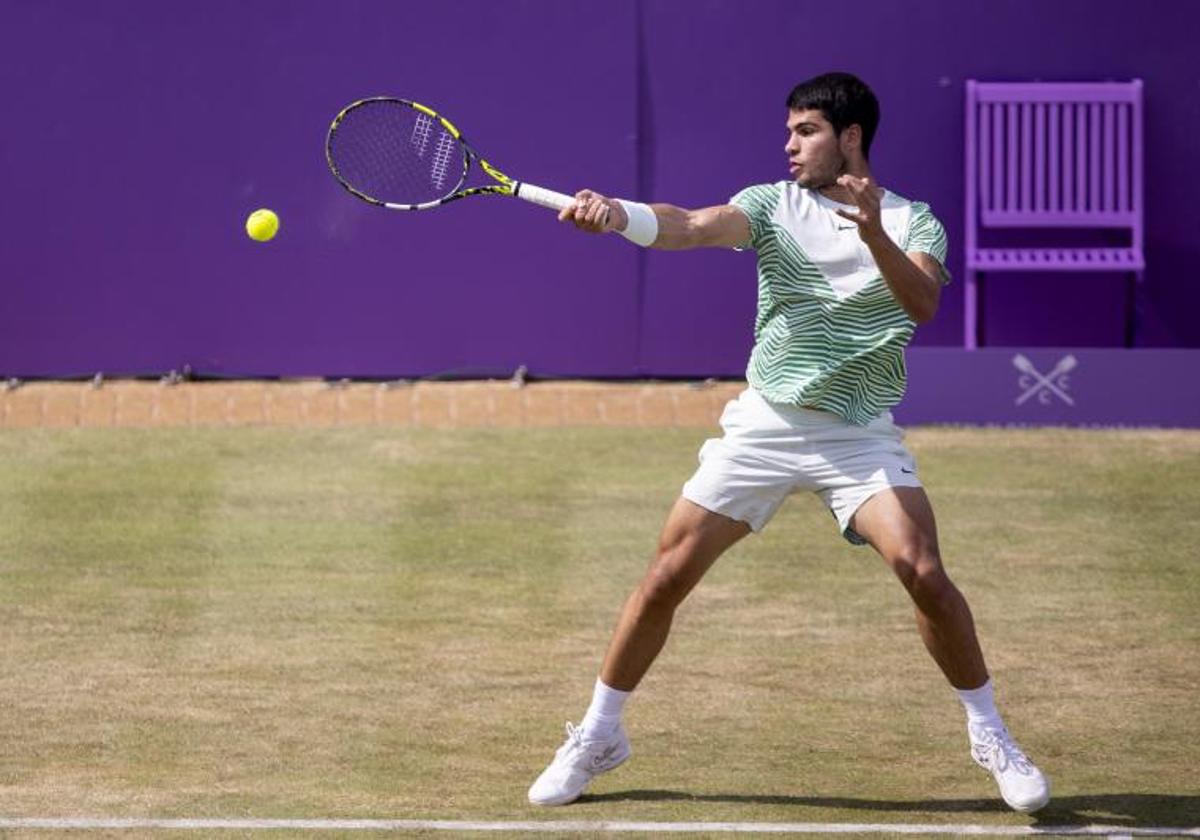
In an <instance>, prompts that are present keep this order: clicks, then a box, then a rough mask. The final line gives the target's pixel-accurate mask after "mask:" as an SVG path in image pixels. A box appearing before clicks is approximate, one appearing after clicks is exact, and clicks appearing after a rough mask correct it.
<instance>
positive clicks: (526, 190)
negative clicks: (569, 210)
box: [513, 182, 575, 210]
mask: <svg viewBox="0 0 1200 840" xmlns="http://www.w3.org/2000/svg"><path fill="white" fill-rule="evenodd" d="M513 195H515V196H516V197H517V198H523V199H525V200H526V201H531V202H533V203H534V204H540V205H541V206H542V207H549V208H550V209H551V210H563V209H564V208H566V207H570V206H571V205H572V204H574V203H575V198H574V197H573V196H569V195H563V194H562V193H560V192H555V191H554V190H547V189H543V188H542V187H535V186H534V185H533V184H525V183H520V182H518V183H517V186H516V187H515V188H514V189H513Z"/></svg>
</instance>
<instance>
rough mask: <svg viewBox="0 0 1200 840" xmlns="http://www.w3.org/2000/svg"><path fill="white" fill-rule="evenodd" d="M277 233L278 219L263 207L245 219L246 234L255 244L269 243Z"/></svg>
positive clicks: (272, 212)
mask: <svg viewBox="0 0 1200 840" xmlns="http://www.w3.org/2000/svg"><path fill="white" fill-rule="evenodd" d="M278 232H279V217H278V216H276V215H275V213H274V211H271V210H268V209H266V208H265V207H264V208H262V209H261V210H255V211H254V212H253V213H251V214H250V217H249V218H248V219H246V234H247V235H248V236H249V237H250V238H251V239H253V240H254V241H255V242H269V241H270V240H272V239H274V238H275V234H277V233H278Z"/></svg>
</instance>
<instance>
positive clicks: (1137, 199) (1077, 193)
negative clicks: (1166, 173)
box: [966, 79, 1142, 248]
mask: <svg viewBox="0 0 1200 840" xmlns="http://www.w3.org/2000/svg"><path fill="white" fill-rule="evenodd" d="M966 123H967V125H966V133H967V149H966V165H967V196H966V198H967V220H968V224H967V244H968V247H974V240H975V238H976V232H977V226H978V225H980V224H982V226H983V227H1073V228H1085V227H1093V228H1130V229H1131V230H1132V231H1133V236H1134V242H1133V244H1134V247H1138V248H1140V247H1141V244H1142V82H1141V80H1140V79H1134V80H1133V81H1131V82H1086V83H1078V82H1053V83H1051V82H1022V83H1014V82H978V81H975V80H973V79H969V80H967V112H966Z"/></svg>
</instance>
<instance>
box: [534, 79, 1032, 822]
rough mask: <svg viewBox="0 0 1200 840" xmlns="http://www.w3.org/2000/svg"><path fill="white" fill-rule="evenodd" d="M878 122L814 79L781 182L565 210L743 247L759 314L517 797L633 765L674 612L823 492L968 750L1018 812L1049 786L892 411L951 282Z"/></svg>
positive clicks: (790, 111) (543, 800) (637, 237)
mask: <svg viewBox="0 0 1200 840" xmlns="http://www.w3.org/2000/svg"><path fill="white" fill-rule="evenodd" d="M878 124H879V103H878V101H877V100H876V98H875V95H874V94H873V93H872V91H871V90H870V88H868V87H867V85H866V84H864V83H863V82H862V81H861V80H859V79H857V78H856V77H854V76H851V75H848V74H845V73H829V74H826V75H823V76H818V77H816V78H814V79H810V80H809V81H806V82H803V83H801V84H800V85H797V86H796V88H795V89H794V90H792V92H791V94H790V96H789V97H788V101H787V133H788V140H787V144H786V145H785V146H784V152H785V153H786V154H787V159H788V166H789V171H790V173H791V180H790V181H780V182H778V183H774V184H761V185H757V186H751V187H747V188H746V189H744V190H742V191H741V192H739V193H738V194H737V195H735V196H733V198H732V199H730V201H729V203H728V204H724V205H719V206H716V207H707V208H704V209H701V210H684V209H681V208H679V207H674V206H672V205H669V204H654V205H649V206H647V205H645V204H638V203H634V202H630V201H622V200H616V199H611V198H606V197H605V196H602V195H600V194H598V193H595V192H593V191H591V190H583V191H581V192H579V193H578V194H577V195H576V203H575V204H574V205H572V206H571V207H568V208H567V209H566V210H564V211H562V213H561V214H560V216H559V218H560V219H561V220H562V221H565V222H572V223H574V224H575V226H576V227H578V228H580V229H582V230H585V231H590V232H593V233H609V232H615V233H620V234H622V235H623V236H625V237H626V238H628V239H630V240H632V241H633V242H635V243H637V244H639V245H642V246H646V247H654V248H661V249H665V250H678V249H683V248H701V247H716V248H737V249H743V248H753V249H754V250H755V252H756V253H757V257H758V313H757V317H756V319H755V325H754V337H755V343H754V349H753V351H752V352H751V354H750V363H749V367H748V370H747V380H748V384H749V387H748V388H747V389H746V390H745V391H743V392H742V393H741V395H740V396H738V398H737V399H735V400H733V401H731V402H730V403H729V404H728V405H727V406H726V407H725V411H724V413H723V414H722V415H721V427H722V430H723V432H724V436H723V437H721V438H718V439H713V440H709V441H707V442H706V443H705V444H704V445H703V447H701V449H700V454H699V461H700V464H699V467H698V469H697V470H696V473H695V474H694V475H693V476H692V477H691V479H690V480H689V481H687V483H685V484H684V485H683V491H682V495H681V497H680V498H679V499H678V500H677V501H676V502H675V505H674V507H673V508H672V510H671V511H670V513H669V515H668V516H667V521H666V524H665V525H664V527H663V530H662V534H661V536H660V538H659V545H658V551H657V555H656V557H655V558H654V560H653V561H652V562H651V563H650V567H649V569H648V570H647V571H646V574H645V576H644V577H643V578H642V580H641V582H640V583H639V584H638V586H637V588H636V589H634V591H633V593H632V594H631V595H630V596H629V598H628V600H627V601H626V602H625V607H624V610H623V611H622V613H621V616H620V619H619V620H618V622H617V626H616V630H615V631H614V633H613V637H612V640H611V642H610V644H609V647H608V652H607V654H606V655H605V657H604V661H603V665H602V667H601V670H600V674H599V678H598V679H597V681H596V685H595V689H594V692H593V696H592V703H591V706H590V707H589V708H588V710H587V712H586V714H585V715H584V717H583V720H582V722H581V723H580V725H579V726H574V725H572V724H571V723H568V724H567V740H566V742H565V743H564V744H563V745H562V747H560V748H559V750H558V752H557V754H556V755H555V757H554V760H553V762H551V764H550V766H549V767H547V768H546V770H545V771H544V772H543V773H542V774H541V775H540V776H539V777H538V778H537V780H536V781H535V782H534V783H533V786H532V787H530V789H529V801H530V802H532V803H534V804H537V805H564V804H566V803H568V802H571V801H573V800H575V799H577V798H578V797H579V796H580V795H581V794H582V793H583V792H584V790H585V789H586V787H587V786H588V784H589V783H590V782H591V780H592V779H593V778H594V777H595V776H596V775H597V774H599V773H603V772H606V771H608V770H611V769H613V768H614V767H616V766H618V765H619V764H621V763H622V762H623V761H625V760H626V759H627V758H629V755H630V746H629V739H628V737H627V736H626V734H625V730H624V727H623V726H622V723H621V715H622V710H623V709H624V706H625V703H626V701H627V700H628V699H629V697H630V694H631V692H632V691H633V690H634V689H635V688H636V687H637V685H638V682H639V681H640V680H641V679H642V677H643V676H644V675H645V673H646V671H647V670H648V669H649V667H650V665H651V663H652V662H653V661H654V659H655V657H656V656H657V655H658V653H659V651H660V650H662V647H663V644H664V643H665V642H666V639H667V633H668V632H669V630H670V627H671V619H672V617H673V616H674V613H675V609H676V607H678V606H679V604H680V603H681V602H682V601H683V599H684V598H685V597H686V596H687V594H688V593H689V592H690V591H691V589H692V588H693V587H694V586H695V585H696V584H697V583H699V581H700V579H701V578H702V577H703V576H704V574H705V572H707V571H708V569H709V568H710V567H711V566H712V565H713V563H714V562H716V560H717V558H718V557H720V556H721V554H722V553H723V552H724V551H725V550H726V549H727V548H729V547H730V546H732V545H733V544H734V543H736V542H737V541H738V540H740V539H741V538H742V537H744V536H746V535H747V534H749V533H750V532H752V531H754V532H757V531H761V530H762V529H763V528H764V527H765V526H766V524H767V523H768V522H769V521H770V520H771V517H772V516H773V515H774V514H775V511H776V510H778V509H779V506H780V505H781V504H782V503H783V500H784V499H785V498H786V497H787V496H789V495H790V494H792V493H794V492H797V491H800V490H806V491H811V492H813V493H815V494H817V496H819V497H820V499H821V501H822V502H824V503H825V504H826V505H827V506H828V507H829V510H830V511H831V512H832V513H833V515H834V517H835V518H836V519H837V523H838V527H839V528H840V529H841V532H842V534H843V535H844V536H845V538H846V539H847V540H849V541H850V542H851V543H853V544H856V545H862V544H869V545H870V546H871V547H873V548H874V549H875V550H876V551H877V552H878V553H879V554H880V555H881V556H882V557H883V560H884V561H885V562H886V563H887V564H888V566H890V567H891V569H892V571H893V572H895V574H896V576H897V577H898V578H899V579H900V582H901V583H902V584H903V585H904V587H905V589H906V590H907V591H908V594H909V595H910V596H911V597H912V601H913V604H914V606H915V613H916V621H917V628H918V630H919V631H920V635H921V638H922V640H923V641H924V643H925V647H926V648H927V649H928V650H929V653H930V654H931V655H932V656H933V659H934V661H935V662H936V663H937V665H938V667H940V668H941V670H942V672H943V673H944V674H945V676H946V679H947V680H948V681H949V682H950V685H951V686H952V687H953V688H954V689H955V691H957V693H958V696H959V698H960V699H961V700H962V704H963V706H964V708H965V710H966V717H967V736H968V739H969V743H970V748H971V755H972V757H973V758H974V760H975V761H976V762H977V763H978V764H979V765H980V766H981V767H983V768H984V769H985V770H987V771H989V772H990V773H991V774H992V776H993V777H994V778H995V780H996V782H997V784H998V785H999V788H1000V795H1001V796H1002V797H1003V799H1004V801H1005V802H1007V803H1008V804H1009V806H1011V807H1012V808H1014V809H1016V810H1018V811H1024V812H1030V811H1035V810H1037V809H1039V808H1041V807H1042V806H1044V805H1045V804H1046V803H1047V802H1048V801H1049V798H1050V788H1049V783H1048V782H1047V780H1046V777H1045V776H1044V775H1043V774H1042V773H1041V772H1040V771H1039V770H1038V768H1037V767H1035V766H1034V764H1033V763H1032V762H1031V761H1030V760H1029V759H1028V758H1027V757H1026V755H1025V754H1024V753H1023V752H1022V751H1021V749H1020V747H1018V746H1017V744H1016V742H1015V741H1014V740H1013V738H1012V737H1011V736H1010V735H1009V733H1008V730H1007V729H1006V728H1005V726H1004V722H1003V721H1002V719H1001V717H1000V713H999V712H998V711H997V710H996V705H995V702H994V699H993V689H992V681H991V679H990V678H989V676H988V671H987V667H986V665H985V664H984V659H983V653H982V651H981V650H980V647H979V642H978V641H977V639H976V636H975V626H974V621H973V620H972V618H971V611H970V609H969V608H968V606H967V602H966V600H965V599H964V598H963V596H962V594H961V593H960V592H959V590H958V589H957V588H956V587H955V586H954V584H953V583H952V582H951V580H950V578H949V577H948V576H947V574H946V570H945V568H944V567H943V565H942V558H941V555H940V554H939V551H938V541H937V529H936V526H935V523H934V515H933V510H932V508H931V507H930V503H929V499H928V497H927V496H926V494H925V491H924V489H922V486H921V481H920V479H919V478H918V477H917V466H916V464H915V462H914V460H913V457H912V456H911V455H910V454H909V453H908V451H907V450H906V449H905V447H904V444H903V442H902V441H903V433H902V432H901V430H900V429H898V428H897V427H896V426H895V425H894V424H893V422H892V415H891V413H890V412H889V409H890V408H891V407H892V406H893V405H895V404H896V403H897V402H899V401H900V398H901V397H902V396H903V394H904V388H905V367H904V347H905V345H906V344H908V342H909V340H910V339H911V338H912V335H913V331H914V329H915V328H916V326H917V325H918V324H923V323H925V322H927V321H929V320H930V319H931V318H933V316H934V314H935V313H936V312H937V308H938V300H939V297H940V295H941V291H942V287H943V285H945V284H946V283H947V282H949V275H948V274H947V273H946V270H945V268H944V263H945V259H946V234H945V231H944V230H943V228H942V225H941V223H940V222H938V220H937V219H936V218H935V217H934V215H933V213H932V212H930V209H929V206H928V205H927V204H922V203H920V202H915V201H909V200H908V199H906V198H902V197H901V196H899V195H896V194H895V193H892V192H889V191H888V190H886V189H882V188H880V187H879V186H878V185H877V184H876V183H875V180H874V178H872V177H871V169H870V166H869V164H868V157H869V154H870V149H871V141H872V139H873V137H874V135H875V130H876V127H877V126H878Z"/></svg>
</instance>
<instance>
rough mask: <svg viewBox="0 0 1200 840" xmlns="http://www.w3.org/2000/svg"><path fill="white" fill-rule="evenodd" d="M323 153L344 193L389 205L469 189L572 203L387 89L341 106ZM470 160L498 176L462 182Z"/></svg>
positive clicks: (426, 205) (421, 204) (425, 203)
mask: <svg viewBox="0 0 1200 840" xmlns="http://www.w3.org/2000/svg"><path fill="white" fill-rule="evenodd" d="M325 157H326V159H327V160H328V161H329V169H330V170H331V171H332V172H333V175H334V177H335V178H337V179H338V182H339V183H341V185H342V186H343V187H345V188H346V189H347V190H349V191H350V194H351V195H354V196H356V197H358V198H361V199H362V200H363V201H366V202H369V203H371V204H375V205H378V206H379V207H387V208H389V209H391V210H429V209H430V208H433V207H440V206H441V205H443V204H446V203H448V202H451V201H454V200H456V199H459V198H464V197H466V196H468V195H513V196H516V197H517V198H523V199H525V200H526V201H530V202H533V203H534V204H540V205H541V206H542V207H549V208H550V209H552V210H562V209H563V208H565V207H568V206H570V205H571V204H574V203H575V199H574V198H573V197H572V196H569V195H564V194H563V193H559V192H555V191H554V190H547V189H544V188H542V187H536V186H534V185H533V184H527V183H524V182H522V181H517V180H514V179H512V178H510V177H508V176H507V175H505V174H504V173H503V172H501V171H500V170H499V169H497V168H496V167H494V166H492V165H491V164H490V163H488V162H487V161H486V160H484V159H483V158H482V157H480V156H479V153H478V152H476V151H475V150H474V149H473V148H471V146H470V145H469V144H468V143H467V141H466V140H465V139H464V138H463V136H462V132H460V131H459V130H458V129H457V128H455V127H454V125H453V124H452V123H451V122H450V121H449V120H448V119H446V118H445V117H443V116H442V115H441V114H438V113H437V112H436V111H434V110H433V109H432V108H427V107H425V106H424V105H421V104H420V103H417V102H410V101H409V100H407V99H397V98H395V97H391V96H373V97H370V98H368V99H360V100H359V101H357V102H354V103H351V104H350V105H347V106H346V107H345V108H343V109H342V111H341V113H339V114H338V115H337V117H336V118H334V121H333V125H331V126H330V127H329V134H328V136H327V137H326V138H325ZM473 161H474V162H478V164H479V168H480V169H482V170H483V171H484V172H485V173H487V174H488V175H490V176H491V177H492V178H493V179H494V180H495V181H496V182H497V183H495V184H487V185H485V186H476V187H468V186H466V183H467V178H468V176H469V175H470V171H471V163H472V162H473Z"/></svg>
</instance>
